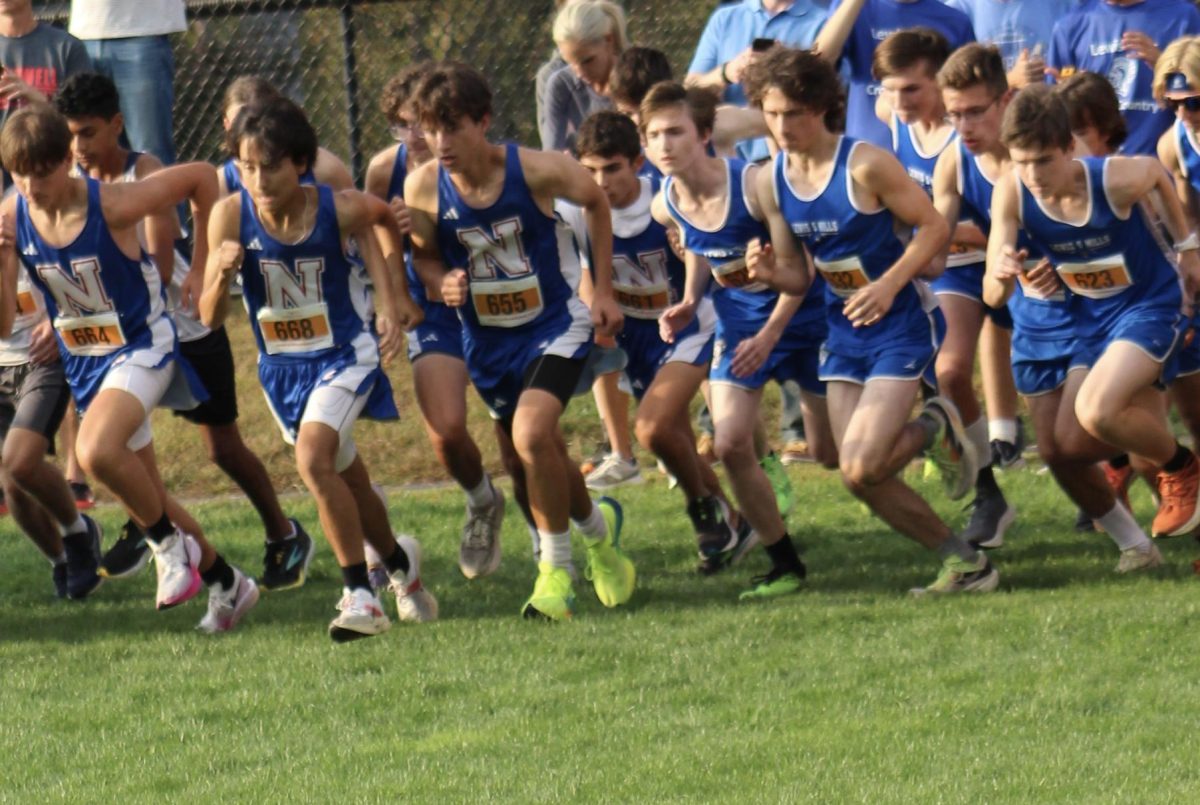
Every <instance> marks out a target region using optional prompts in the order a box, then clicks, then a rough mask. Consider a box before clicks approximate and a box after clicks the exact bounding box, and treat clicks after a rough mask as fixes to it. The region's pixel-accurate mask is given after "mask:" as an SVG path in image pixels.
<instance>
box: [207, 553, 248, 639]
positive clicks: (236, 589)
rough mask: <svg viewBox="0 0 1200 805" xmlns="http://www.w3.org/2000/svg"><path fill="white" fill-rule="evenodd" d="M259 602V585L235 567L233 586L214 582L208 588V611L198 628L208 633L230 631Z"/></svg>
mask: <svg viewBox="0 0 1200 805" xmlns="http://www.w3.org/2000/svg"><path fill="white" fill-rule="evenodd" d="M257 603H258V585H257V584H255V583H254V579H252V578H250V577H249V576H247V575H246V574H244V573H242V571H240V570H238V569H237V568H236V567H235V568H233V586H232V587H230V588H229V589H228V590H223V589H221V585H220V584H214V585H213V586H211V587H209V588H208V612H206V613H204V617H203V618H201V619H200V623H199V624H197V625H196V628H197V629H199V630H200V631H202V632H206V633H208V634H216V633H217V632H228V631H229V630H230V629H232V628H233V627H235V626H237V625H238V621H240V620H241V619H242V616H243V615H245V614H246V613H247V612H248V611H249V610H250V609H251V607H253V606H254V605H255V604H257Z"/></svg>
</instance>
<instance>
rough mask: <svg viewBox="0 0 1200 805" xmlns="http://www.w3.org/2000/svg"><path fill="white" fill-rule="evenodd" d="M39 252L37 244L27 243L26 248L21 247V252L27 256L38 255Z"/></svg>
mask: <svg viewBox="0 0 1200 805" xmlns="http://www.w3.org/2000/svg"><path fill="white" fill-rule="evenodd" d="M37 253H38V252H37V246H34V245H33V244H32V243H27V244H25V248H24V249H21V254H23V255H25V256H26V257H37Z"/></svg>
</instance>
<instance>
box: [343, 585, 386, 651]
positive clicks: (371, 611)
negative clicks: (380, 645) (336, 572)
mask: <svg viewBox="0 0 1200 805" xmlns="http://www.w3.org/2000/svg"><path fill="white" fill-rule="evenodd" d="M337 608H338V616H337V617H336V618H334V619H333V620H332V621H331V622H330V624H329V636H330V637H331V638H333V641H334V642H335V643H345V642H346V641H348V640H358V639H359V638H361V637H373V636H374V635H377V634H383V633H384V632H386V631H387V630H388V629H390V628H392V622H391V621H390V620H388V616H387V615H386V614H384V611H383V604H381V603H379V599H378V598H376V597H375V594H374V593H372V592H371V591H370V590H364V589H362V588H361V587H360V588H356V589H354V590H349V589H346V588H343V589H342V600H341V601H339V602H338V605H337Z"/></svg>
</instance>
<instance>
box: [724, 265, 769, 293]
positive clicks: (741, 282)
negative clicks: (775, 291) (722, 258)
mask: <svg viewBox="0 0 1200 805" xmlns="http://www.w3.org/2000/svg"><path fill="white" fill-rule="evenodd" d="M712 273H713V276H714V277H716V279H717V282H718V283H720V285H721V287H723V288H738V289H739V290H743V291H755V292H757V291H766V290H768V288H767V286H766V285H765V284H763V283H761V282H751V281H750V269H748V268H746V260H745V258H741V257H739V258H738V259H736V260H729V261H728V262H725V263H721V264H720V265H716V264H713V266H712Z"/></svg>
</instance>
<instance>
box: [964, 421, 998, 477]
mask: <svg viewBox="0 0 1200 805" xmlns="http://www.w3.org/2000/svg"><path fill="white" fill-rule="evenodd" d="M966 432H967V441H968V442H970V443H971V446H972V447H973V448H974V449H975V455H977V456H979V466H980V467H986V466H988V465H989V464H991V463H992V444H991V442H989V441H988V423H987V420H986V419H984V418H983V417H979V419H976V420H975V421H974V422H972V423H971V424H970V425H967V427H966Z"/></svg>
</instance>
